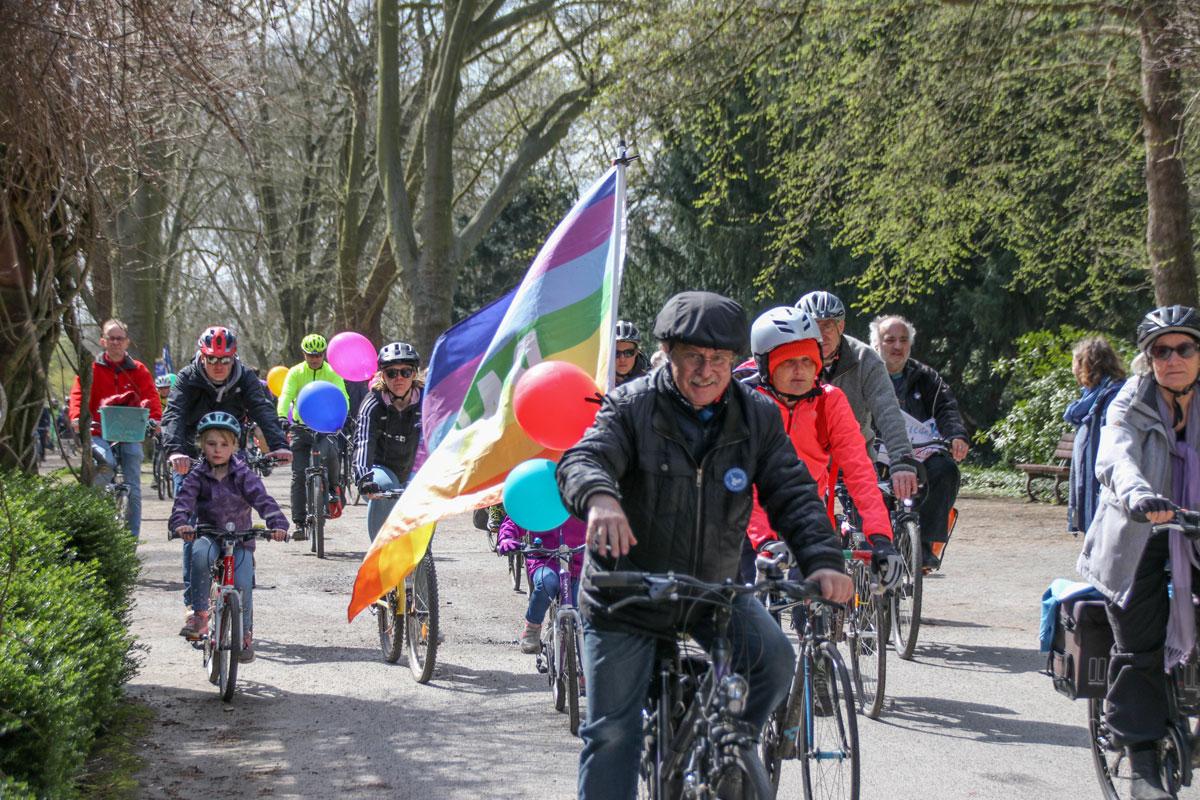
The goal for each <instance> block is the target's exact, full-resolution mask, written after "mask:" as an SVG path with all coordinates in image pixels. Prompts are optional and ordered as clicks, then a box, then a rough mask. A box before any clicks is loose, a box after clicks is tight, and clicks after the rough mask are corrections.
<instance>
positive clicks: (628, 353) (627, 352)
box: [617, 347, 637, 358]
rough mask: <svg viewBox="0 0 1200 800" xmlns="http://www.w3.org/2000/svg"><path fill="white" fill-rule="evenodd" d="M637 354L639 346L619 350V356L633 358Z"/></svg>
mask: <svg viewBox="0 0 1200 800" xmlns="http://www.w3.org/2000/svg"><path fill="white" fill-rule="evenodd" d="M636 355H637V348H636V347H631V348H629V349H628V350H618V351H617V358H633V357H634V356H636Z"/></svg>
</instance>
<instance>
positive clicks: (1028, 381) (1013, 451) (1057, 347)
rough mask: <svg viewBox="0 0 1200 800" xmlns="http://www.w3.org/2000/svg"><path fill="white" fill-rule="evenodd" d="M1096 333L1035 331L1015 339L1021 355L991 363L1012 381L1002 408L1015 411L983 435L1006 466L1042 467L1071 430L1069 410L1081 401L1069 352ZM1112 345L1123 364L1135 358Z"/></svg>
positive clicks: (1067, 329) (997, 372) (1116, 343)
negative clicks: (1066, 418) (1065, 415)
mask: <svg viewBox="0 0 1200 800" xmlns="http://www.w3.org/2000/svg"><path fill="white" fill-rule="evenodd" d="M1092 335H1096V334H1095V333H1094V332H1090V331H1084V330H1080V329H1078V328H1071V327H1068V326H1064V327H1062V328H1059V329H1058V330H1057V331H1033V332H1031V333H1027V334H1025V335H1024V336H1022V337H1020V338H1019V339H1017V355H1016V357H1015V358H1006V359H1001V360H999V361H997V362H996V363H995V364H994V365H993V370H994V373H995V375H996V376H997V377H1000V378H1008V387H1007V388H1006V389H1005V390H1004V397H1003V400H1002V403H1003V405H1009V404H1011V408H1010V410H1009V412H1008V414H1006V415H1005V416H1004V417H1003V418H1001V419H1000V421H999V422H997V423H996V424H995V425H993V426H992V427H991V428H989V429H988V430H987V431H986V432H985V433H984V434H983V435H984V437H985V438H986V439H988V440H990V441H991V442H992V443H993V444H994V445H995V446H996V449H997V450H999V451H1000V454H1001V456H1002V457H1003V458H1004V460H1005V461H1007V462H1008V463H1015V462H1018V461H1027V462H1035V463H1042V462H1044V461H1045V460H1046V459H1047V458H1049V457H1050V454H1051V453H1053V452H1054V446H1055V444H1057V443H1058V440H1059V438H1060V437H1061V436H1062V435H1063V433H1065V432H1066V431H1067V430H1068V429H1070V425H1069V424H1068V423H1067V422H1064V421H1063V412H1064V411H1066V409H1067V406H1068V405H1069V404H1070V403H1071V402H1072V401H1073V400H1075V399H1076V398H1077V397H1079V385H1078V383H1077V382H1076V380H1075V376H1074V375H1072V374H1071V349H1072V348H1073V347H1074V346H1075V343H1076V342H1078V341H1079V340H1080V339H1082V338H1084V337H1085V336H1092ZM1109 341H1110V342H1111V343H1112V345H1113V347H1115V348H1116V350H1117V352H1118V353H1119V354H1120V355H1121V356H1122V358H1123V359H1124V360H1125V362H1126V364H1128V363H1129V360H1130V359H1131V358H1132V356H1133V352H1132V350H1131V349H1130V348H1129V346H1128V345H1126V344H1125V343H1124V342H1123V341H1119V340H1114V339H1113V338H1112V337H1109Z"/></svg>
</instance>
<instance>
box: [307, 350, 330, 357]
mask: <svg viewBox="0 0 1200 800" xmlns="http://www.w3.org/2000/svg"><path fill="white" fill-rule="evenodd" d="M304 357H305V358H324V357H325V353H324V351H322V352H320V353H305V354H304Z"/></svg>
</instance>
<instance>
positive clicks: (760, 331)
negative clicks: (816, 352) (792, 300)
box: [750, 306, 821, 383]
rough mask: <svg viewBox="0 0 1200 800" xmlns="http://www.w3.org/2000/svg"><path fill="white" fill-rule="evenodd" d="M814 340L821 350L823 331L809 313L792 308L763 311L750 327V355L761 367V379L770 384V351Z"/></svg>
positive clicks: (759, 369)
mask: <svg viewBox="0 0 1200 800" xmlns="http://www.w3.org/2000/svg"><path fill="white" fill-rule="evenodd" d="M805 339H813V340H815V341H816V342H817V346H818V347H820V343H821V332H820V331H819V330H818V329H817V323H816V322H814V321H813V318H812V317H811V316H810V315H809V314H808V312H807V311H802V310H800V309H799V308H795V307H793V306H779V307H777V308H772V309H771V310H770V311H766V312H764V313H763V314H762V315H760V316H759V318H758V319H756V320H754V324H753V325H752V326H751V327H750V352H751V353H753V355H754V364H755V366H757V367H758V376H759V378H761V379H762V381H763V382H764V383H770V380H771V376H770V373H769V372H768V367H769V364H768V361H769V356H770V354H771V351H772V350H774V349H775V348H777V347H780V346H782V345H785V344H789V343H791V342H800V341H804V340H805Z"/></svg>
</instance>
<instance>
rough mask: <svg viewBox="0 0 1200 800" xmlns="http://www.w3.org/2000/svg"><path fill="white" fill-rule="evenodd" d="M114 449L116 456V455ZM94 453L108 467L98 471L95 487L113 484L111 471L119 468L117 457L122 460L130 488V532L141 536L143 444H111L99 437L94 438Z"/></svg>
mask: <svg viewBox="0 0 1200 800" xmlns="http://www.w3.org/2000/svg"><path fill="white" fill-rule="evenodd" d="M114 447H115V448H116V450H115V454H116V455H114ZM92 453H93V454H94V455H95V456H96V458H98V459H99V460H100V461H101V462H103V463H104V464H105V465H106V466H107V467H108V469H106V470H99V471H98V473H97V475H96V477H95V479H94V480H93V481H92V485H93V486H105V485H107V484H109V483H111V482H112V479H113V473H112V472H110V471H109V470H115V469H116V468H117V457H119V458H120V459H121V469H122V470H123V471H124V473H125V483H126V484H127V485H128V486H129V531H130V533H132V534H133V535H134V536H139V535H140V534H141V532H142V443H141V442H114V443H113V444H109V443H108V442H106V441H105V440H104V439H101V438H100V437H99V436H93V437H92Z"/></svg>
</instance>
